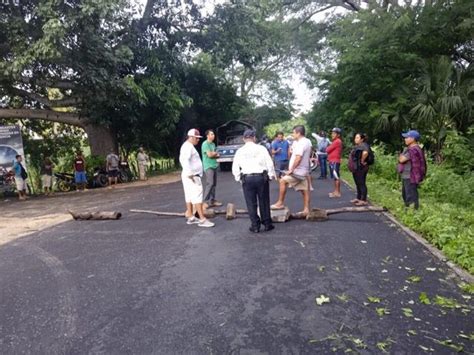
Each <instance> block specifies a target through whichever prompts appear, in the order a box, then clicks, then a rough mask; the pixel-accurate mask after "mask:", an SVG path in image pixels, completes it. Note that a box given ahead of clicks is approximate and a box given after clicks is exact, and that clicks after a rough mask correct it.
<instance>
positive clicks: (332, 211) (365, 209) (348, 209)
mask: <svg viewBox="0 0 474 355" xmlns="http://www.w3.org/2000/svg"><path fill="white" fill-rule="evenodd" d="M385 211H387V209H386V208H385V207H378V206H361V207H341V208H333V209H329V210H326V213H327V215H330V214H336V213H346V212H385Z"/></svg>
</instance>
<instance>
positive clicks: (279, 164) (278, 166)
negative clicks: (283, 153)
mask: <svg viewBox="0 0 474 355" xmlns="http://www.w3.org/2000/svg"><path fill="white" fill-rule="evenodd" d="M288 163H289V161H288V160H275V173H276V174H277V176H278V177H281V175H282V173H283V171H286V170H288Z"/></svg>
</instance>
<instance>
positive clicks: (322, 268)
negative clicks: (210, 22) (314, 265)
mask: <svg viewBox="0 0 474 355" xmlns="http://www.w3.org/2000/svg"><path fill="white" fill-rule="evenodd" d="M325 269H326V266H323V265H321V266H318V270H319V272H324V270H325Z"/></svg>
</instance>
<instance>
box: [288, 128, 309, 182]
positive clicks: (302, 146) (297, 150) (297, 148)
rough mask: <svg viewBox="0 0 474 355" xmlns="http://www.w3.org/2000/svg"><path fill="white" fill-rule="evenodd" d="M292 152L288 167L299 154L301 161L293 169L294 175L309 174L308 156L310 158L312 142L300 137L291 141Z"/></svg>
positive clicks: (291, 165)
mask: <svg viewBox="0 0 474 355" xmlns="http://www.w3.org/2000/svg"><path fill="white" fill-rule="evenodd" d="M291 148H292V154H291V158H290V164H289V167H290V169H291V168H292V167H293V163H294V162H295V159H296V156H297V155H299V156H301V162H300V164H299V165H298V166H297V167H296V169H295V170H294V171H293V172H294V173H295V174H296V175H301V176H307V175H309V169H310V158H311V148H312V144H311V141H310V140H309V139H308V138H306V137H302V138H300V139H299V140H295V141H294V142H293V145H292V146H291Z"/></svg>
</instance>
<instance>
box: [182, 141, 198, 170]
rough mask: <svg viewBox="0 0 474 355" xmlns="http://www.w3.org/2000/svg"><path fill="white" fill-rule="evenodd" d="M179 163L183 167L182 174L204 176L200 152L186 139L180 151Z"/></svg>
mask: <svg viewBox="0 0 474 355" xmlns="http://www.w3.org/2000/svg"><path fill="white" fill-rule="evenodd" d="M179 163H180V164H181V167H182V168H183V171H182V172H181V175H183V176H193V175H199V176H202V172H203V169H202V162H201V158H200V157H199V153H198V152H197V150H196V148H194V145H193V144H192V143H191V142H189V141H186V142H184V143H183V145H182V146H181V149H180V151H179Z"/></svg>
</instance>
